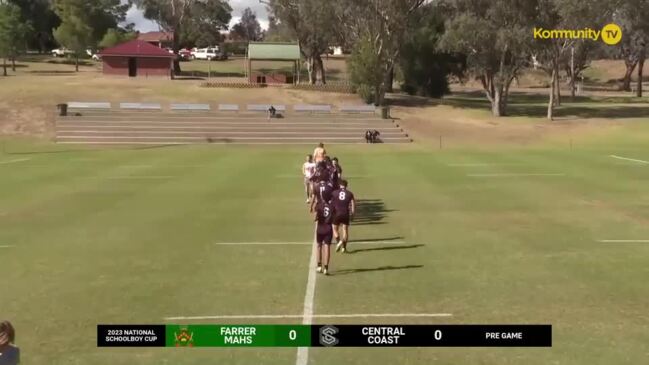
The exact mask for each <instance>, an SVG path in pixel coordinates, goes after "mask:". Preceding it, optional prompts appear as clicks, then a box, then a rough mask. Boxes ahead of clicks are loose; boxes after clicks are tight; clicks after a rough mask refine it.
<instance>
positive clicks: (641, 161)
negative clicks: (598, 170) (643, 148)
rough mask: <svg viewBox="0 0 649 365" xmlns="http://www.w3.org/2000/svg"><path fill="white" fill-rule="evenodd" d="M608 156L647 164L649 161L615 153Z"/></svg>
mask: <svg viewBox="0 0 649 365" xmlns="http://www.w3.org/2000/svg"><path fill="white" fill-rule="evenodd" d="M609 157H612V158H614V159H617V160H623V161H631V162H637V163H641V164H646V165H649V161H645V160H637V159H635V158H628V157H622V156H617V155H610V156H609Z"/></svg>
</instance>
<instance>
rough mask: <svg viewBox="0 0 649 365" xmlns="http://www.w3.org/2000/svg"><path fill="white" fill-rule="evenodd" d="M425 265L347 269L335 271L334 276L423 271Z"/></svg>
mask: <svg viewBox="0 0 649 365" xmlns="http://www.w3.org/2000/svg"><path fill="white" fill-rule="evenodd" d="M422 267H424V265H405V266H380V267H375V268H367V269H346V270H340V271H335V272H334V273H333V274H332V275H333V276H336V275H349V274H359V273H364V272H375V271H390V270H409V269H421V268H422Z"/></svg>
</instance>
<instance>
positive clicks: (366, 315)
mask: <svg viewBox="0 0 649 365" xmlns="http://www.w3.org/2000/svg"><path fill="white" fill-rule="evenodd" d="M314 271H315V268H314ZM452 316H453V314H451V313H355V314H312V315H311V318H404V317H407V318H432V317H452ZM290 318H304V314H260V315H257V314H252V315H248V314H242V315H222V316H189V317H166V318H165V321H194V320H195V321H198V320H206V319H290Z"/></svg>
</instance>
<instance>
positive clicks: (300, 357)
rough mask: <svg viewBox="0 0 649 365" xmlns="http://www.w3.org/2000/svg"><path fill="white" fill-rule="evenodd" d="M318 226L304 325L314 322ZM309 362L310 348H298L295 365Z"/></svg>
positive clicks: (303, 315)
mask: <svg viewBox="0 0 649 365" xmlns="http://www.w3.org/2000/svg"><path fill="white" fill-rule="evenodd" d="M317 229H318V228H317V225H314V228H313V242H312V243H311V245H312V246H313V247H312V248H311V259H310V260H309V275H308V277H307V280H306V292H305V294H304V310H303V313H302V324H307V325H308V324H311V322H312V321H313V302H314V299H315V284H316V279H317V277H316V271H315V269H316V264H317V263H316V261H317V255H318V252H317V249H318V245H316V244H315V243H316V237H317V235H316V232H317ZM308 362H309V348H308V347H298V348H297V355H296V357H295V365H307V363H308Z"/></svg>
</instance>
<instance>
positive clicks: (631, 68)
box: [622, 62, 638, 91]
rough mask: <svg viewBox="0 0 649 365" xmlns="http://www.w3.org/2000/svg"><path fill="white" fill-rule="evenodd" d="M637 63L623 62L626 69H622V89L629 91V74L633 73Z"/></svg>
mask: <svg viewBox="0 0 649 365" xmlns="http://www.w3.org/2000/svg"><path fill="white" fill-rule="evenodd" d="M637 64H638V63H637V62H624V65H625V66H626V71H624V78H623V79H622V91H631V75H633V71H634V70H635V66H636V65H637Z"/></svg>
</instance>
